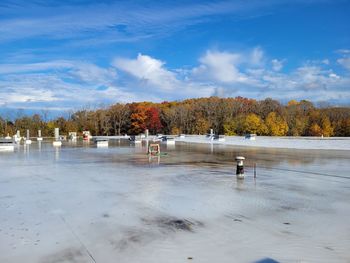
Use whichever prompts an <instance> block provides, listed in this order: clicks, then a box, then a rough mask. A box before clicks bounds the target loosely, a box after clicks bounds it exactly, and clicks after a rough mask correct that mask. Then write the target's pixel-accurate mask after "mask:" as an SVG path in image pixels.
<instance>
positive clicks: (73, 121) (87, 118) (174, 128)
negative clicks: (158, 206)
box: [0, 97, 350, 137]
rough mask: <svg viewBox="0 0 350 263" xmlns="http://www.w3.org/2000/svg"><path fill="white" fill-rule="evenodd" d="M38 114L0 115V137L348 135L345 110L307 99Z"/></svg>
mask: <svg viewBox="0 0 350 263" xmlns="http://www.w3.org/2000/svg"><path fill="white" fill-rule="evenodd" d="M45 119H46V118H43V116H42V115H40V114H34V115H32V116H21V117H17V118H16V119H15V120H9V119H7V118H5V117H4V116H1V117H0V136H6V135H7V134H9V135H14V134H15V133H16V131H17V130H19V131H21V134H25V131H26V130H27V129H29V130H30V132H31V135H32V136H36V134H37V131H38V130H41V131H42V135H43V136H53V131H54V128H55V127H58V128H60V133H61V134H68V132H70V131H76V132H78V133H81V132H82V131H84V130H89V131H90V132H91V134H92V135H123V134H132V135H137V134H140V133H143V132H144V131H145V129H148V130H149V132H150V134H157V133H163V134H173V135H176V134H181V133H185V134H206V133H208V132H209V130H210V129H211V128H212V129H213V130H214V132H215V133H216V134H225V135H244V134H248V133H255V134H257V135H268V136H326V137H328V136H350V108H349V107H332V106H327V107H316V106H315V105H314V104H313V103H312V102H310V101H307V100H301V101H296V100H291V101H289V102H288V104H286V105H283V104H281V103H280V102H279V101H277V100H273V99H271V98H267V99H265V100H254V99H248V98H243V97H236V98H219V97H209V98H198V99H187V100H183V101H173V102H167V101H165V102H162V103H152V102H140V103H126V104H123V103H117V104H114V105H111V106H108V107H105V108H100V109H95V110H88V109H83V110H78V111H76V112H73V113H71V114H69V117H58V118H55V119H52V120H45Z"/></svg>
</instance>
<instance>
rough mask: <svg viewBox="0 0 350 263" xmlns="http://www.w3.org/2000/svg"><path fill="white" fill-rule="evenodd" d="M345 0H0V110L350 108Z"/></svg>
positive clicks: (349, 28)
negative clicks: (178, 105)
mask: <svg viewBox="0 0 350 263" xmlns="http://www.w3.org/2000/svg"><path fill="white" fill-rule="evenodd" d="M349 14H350V1H345V0H343V1H342V0H339V1H338V0H329V1H327V0H290V1H288V0H265V1H260V0H251V1H243V0H242V1H240V0H231V1H225V0H222V1H185V0H180V1H151V0H142V1H137V0H135V1H107V0H106V1H97V0H96V1H93V0H87V1H83V0H68V1H64V0H33V1H30V0H2V1H1V2H0V54H1V56H0V110H1V109H2V110H4V109H6V110H11V109H19V108H20V109H24V110H28V111H33V110H34V111H35V110H41V109H46V110H51V111H65V110H69V109H79V108H81V107H86V106H97V105H101V104H110V103H115V102H131V101H144V100H150V101H156V102H159V101H163V100H179V99H184V98H192V97H204V96H212V95H216V96H222V97H227V96H233V97H235V96H244V97H249V98H256V99H263V98H266V97H272V98H274V99H278V100H281V101H282V102H286V101H288V100H290V99H297V100H300V99H308V100H312V101H313V102H328V103H331V104H333V105H350V15H349Z"/></svg>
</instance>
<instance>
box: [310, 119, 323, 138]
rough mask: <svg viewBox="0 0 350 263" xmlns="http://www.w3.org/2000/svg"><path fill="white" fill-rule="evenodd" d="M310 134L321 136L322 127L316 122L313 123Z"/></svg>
mask: <svg viewBox="0 0 350 263" xmlns="http://www.w3.org/2000/svg"><path fill="white" fill-rule="evenodd" d="M309 135H311V136H321V135H322V129H321V127H320V126H319V125H318V124H317V123H316V122H314V123H313V124H311V126H310V129H309Z"/></svg>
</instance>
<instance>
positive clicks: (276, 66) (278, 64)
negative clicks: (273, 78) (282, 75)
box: [271, 59, 283, 71]
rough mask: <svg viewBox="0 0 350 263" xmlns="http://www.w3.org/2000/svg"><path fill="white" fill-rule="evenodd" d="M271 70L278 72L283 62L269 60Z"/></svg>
mask: <svg viewBox="0 0 350 263" xmlns="http://www.w3.org/2000/svg"><path fill="white" fill-rule="evenodd" d="M271 63H272V69H273V70H274V71H280V70H281V69H282V68H283V61H282V60H278V59H273V60H271Z"/></svg>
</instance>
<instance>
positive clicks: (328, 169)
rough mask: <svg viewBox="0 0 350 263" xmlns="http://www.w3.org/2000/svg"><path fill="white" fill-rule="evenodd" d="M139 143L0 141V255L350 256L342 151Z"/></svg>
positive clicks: (22, 258) (100, 258)
mask: <svg viewBox="0 0 350 263" xmlns="http://www.w3.org/2000/svg"><path fill="white" fill-rule="evenodd" d="M164 147H166V146H164ZM146 153H147V147H146V145H137V144H132V145H129V143H127V142H123V141H122V142H120V141H114V142H110V147H109V148H96V147H94V145H93V144H89V143H84V144H83V143H79V142H78V143H77V144H68V143H67V144H63V146H62V148H54V147H52V144H51V143H39V144H32V145H25V146H20V147H19V148H18V149H17V150H16V151H15V152H14V153H0V165H1V170H0V209H1V213H0V262H9V263H11V262H52V263H53V262H55V263H57V262H103V263H109V262H349V261H350V252H349V248H350V238H349V237H350V225H349V223H348V218H349V216H350V203H349V200H350V174H349V170H350V154H349V151H320V150H317V151H316V150H313V151H311V150H303V151H301V150H282V149H263V148H260V149H259V148H242V147H241V148H238V147H234V146H224V145H214V146H213V145H192V144H185V143H183V144H181V143H180V144H178V143H177V144H176V146H174V145H172V146H168V148H162V149H161V153H162V154H161V156H154V157H149V156H148V155H147V154H146ZM236 156H244V157H245V158H246V160H245V163H244V164H245V167H244V169H245V179H244V180H237V179H236V174H235V173H236V170H235V169H236V162H235V157H236ZM254 164H256V169H257V171H256V179H254V171H253V166H254Z"/></svg>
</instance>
